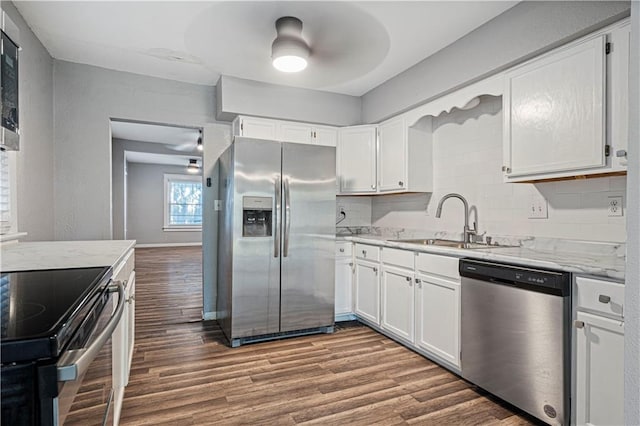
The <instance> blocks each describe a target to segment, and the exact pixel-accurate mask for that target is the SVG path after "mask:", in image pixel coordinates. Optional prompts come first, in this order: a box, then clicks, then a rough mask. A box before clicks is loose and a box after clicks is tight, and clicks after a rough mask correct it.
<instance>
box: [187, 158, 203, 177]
mask: <svg viewBox="0 0 640 426" xmlns="http://www.w3.org/2000/svg"><path fill="white" fill-rule="evenodd" d="M199 171H200V166H199V165H198V160H197V159H195V158H190V159H189V165H188V166H187V172H189V173H198V172H199Z"/></svg>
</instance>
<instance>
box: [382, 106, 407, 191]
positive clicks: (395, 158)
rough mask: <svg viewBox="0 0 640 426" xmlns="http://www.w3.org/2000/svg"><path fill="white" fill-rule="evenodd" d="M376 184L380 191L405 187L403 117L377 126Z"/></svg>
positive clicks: (404, 128) (405, 147)
mask: <svg viewBox="0 0 640 426" xmlns="http://www.w3.org/2000/svg"><path fill="white" fill-rule="evenodd" d="M378 137H379V140H378V150H379V155H378V180H379V182H378V184H379V190H380V191H397V190H401V189H405V188H406V187H407V127H406V125H405V120H404V118H402V117H400V118H395V119H393V120H389V121H387V122H384V123H382V124H380V125H379V126H378Z"/></svg>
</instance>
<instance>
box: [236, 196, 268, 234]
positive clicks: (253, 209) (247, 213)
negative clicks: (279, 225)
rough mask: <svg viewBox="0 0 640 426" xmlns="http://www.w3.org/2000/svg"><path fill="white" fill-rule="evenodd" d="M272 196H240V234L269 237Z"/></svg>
mask: <svg viewBox="0 0 640 426" xmlns="http://www.w3.org/2000/svg"><path fill="white" fill-rule="evenodd" d="M272 213H273V198H272V197H242V236H243V237H270V236H271V229H272V227H271V220H272V217H273V215H272Z"/></svg>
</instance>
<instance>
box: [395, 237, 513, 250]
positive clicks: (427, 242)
mask: <svg viewBox="0 0 640 426" xmlns="http://www.w3.org/2000/svg"><path fill="white" fill-rule="evenodd" d="M389 241H392V242H395V243H408V244H418V245H422V246H440V247H452V248H460V249H481V248H497V247H507V246H497V245H489V244H486V243H465V242H462V241H455V240H439V239H410V240H389Z"/></svg>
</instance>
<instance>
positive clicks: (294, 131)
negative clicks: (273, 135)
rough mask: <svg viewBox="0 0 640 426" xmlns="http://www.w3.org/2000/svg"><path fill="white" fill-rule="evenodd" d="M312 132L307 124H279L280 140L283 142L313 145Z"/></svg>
mask: <svg viewBox="0 0 640 426" xmlns="http://www.w3.org/2000/svg"><path fill="white" fill-rule="evenodd" d="M312 134H313V130H312V129H311V126H310V125H308V124H300V123H281V124H280V138H279V139H280V140H282V141H284V142H298V143H313V140H312Z"/></svg>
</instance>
